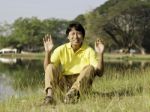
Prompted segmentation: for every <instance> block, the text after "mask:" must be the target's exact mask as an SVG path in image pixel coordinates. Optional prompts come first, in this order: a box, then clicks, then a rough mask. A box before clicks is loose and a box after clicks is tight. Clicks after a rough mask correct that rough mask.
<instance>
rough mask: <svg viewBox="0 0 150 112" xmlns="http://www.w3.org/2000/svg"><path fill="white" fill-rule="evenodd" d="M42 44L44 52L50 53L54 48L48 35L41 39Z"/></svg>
mask: <svg viewBox="0 0 150 112" xmlns="http://www.w3.org/2000/svg"><path fill="white" fill-rule="evenodd" d="M43 44H44V48H45V52H51V50H52V49H53V46H54V44H53V39H52V37H51V35H49V34H47V35H45V37H44V38H43Z"/></svg>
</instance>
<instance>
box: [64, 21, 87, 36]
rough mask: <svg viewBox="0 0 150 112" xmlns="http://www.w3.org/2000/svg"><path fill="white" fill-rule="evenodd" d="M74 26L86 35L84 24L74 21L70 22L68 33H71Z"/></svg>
mask: <svg viewBox="0 0 150 112" xmlns="http://www.w3.org/2000/svg"><path fill="white" fill-rule="evenodd" d="M72 28H74V29H75V30H76V31H79V32H81V33H82V36H83V37H84V36H85V30H84V28H83V26H82V25H81V24H80V23H79V22H72V23H70V24H69V26H68V28H67V30H66V35H67V36H68V35H69V32H70V31H71V30H72Z"/></svg>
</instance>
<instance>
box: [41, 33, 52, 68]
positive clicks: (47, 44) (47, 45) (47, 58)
mask: <svg viewBox="0 0 150 112" xmlns="http://www.w3.org/2000/svg"><path fill="white" fill-rule="evenodd" d="M43 43H44V48H45V58H44V64H43V65H44V70H46V67H47V65H48V64H50V63H51V61H50V60H51V52H52V49H53V46H54V44H53V40H52V37H51V35H48V34H47V35H45V37H44V38H43Z"/></svg>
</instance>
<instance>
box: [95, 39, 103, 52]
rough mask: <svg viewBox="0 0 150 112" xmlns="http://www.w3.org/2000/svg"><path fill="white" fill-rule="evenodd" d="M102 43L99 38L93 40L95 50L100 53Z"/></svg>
mask: <svg viewBox="0 0 150 112" xmlns="http://www.w3.org/2000/svg"><path fill="white" fill-rule="evenodd" d="M104 48H105V47H104V44H103V41H102V40H100V39H97V40H96V41H95V51H96V52H97V53H99V54H102V53H103V52H104Z"/></svg>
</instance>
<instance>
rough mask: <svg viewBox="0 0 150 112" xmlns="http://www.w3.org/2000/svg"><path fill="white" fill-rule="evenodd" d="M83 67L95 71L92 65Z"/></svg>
mask: <svg viewBox="0 0 150 112" xmlns="http://www.w3.org/2000/svg"><path fill="white" fill-rule="evenodd" d="M83 69H85V70H88V71H93V72H94V71H95V69H94V66H92V65H87V66H85V67H84V68H83Z"/></svg>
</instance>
